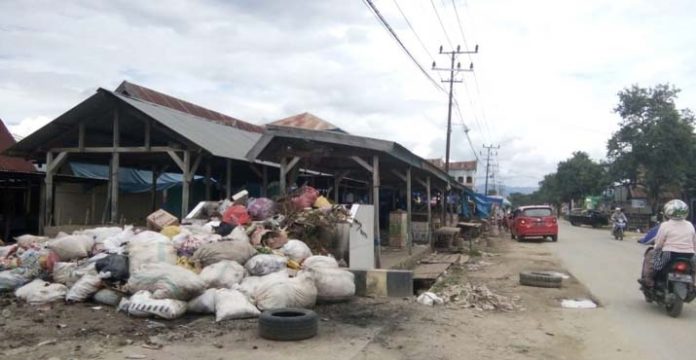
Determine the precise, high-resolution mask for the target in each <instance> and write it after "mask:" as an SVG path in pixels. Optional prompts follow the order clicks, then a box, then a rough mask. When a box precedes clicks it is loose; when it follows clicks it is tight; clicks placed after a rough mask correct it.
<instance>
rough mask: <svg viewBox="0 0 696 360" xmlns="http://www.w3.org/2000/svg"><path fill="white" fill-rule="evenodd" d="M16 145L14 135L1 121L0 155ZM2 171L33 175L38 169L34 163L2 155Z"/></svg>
mask: <svg viewBox="0 0 696 360" xmlns="http://www.w3.org/2000/svg"><path fill="white" fill-rule="evenodd" d="M15 143H16V142H15V139H14V138H13V137H12V134H10V131H9V130H7V127H5V124H4V123H3V122H2V119H0V153H1V152H3V151H5V149H7V148H9V147H10V146H12V145H14V144H15ZM0 171H4V172H22V173H33V172H36V168H35V167H34V165H33V164H32V163H30V162H29V161H26V160H24V159H22V158H18V157H13V156H5V155H0Z"/></svg>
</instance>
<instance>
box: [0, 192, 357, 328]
mask: <svg viewBox="0 0 696 360" xmlns="http://www.w3.org/2000/svg"><path fill="white" fill-rule="evenodd" d="M301 196H303V198H302V199H300V200H297V201H295V202H297V203H298V204H300V203H301V204H300V205H306V204H307V203H309V201H310V200H312V198H313V197H314V193H312V192H311V191H304V192H303V193H302V195H301ZM314 202H316V199H314ZM226 203H227V204H226V206H224V208H222V207H223V206H222V205H225V204H222V205H221V208H220V209H219V210H220V211H219V214H221V215H222V216H221V218H220V219H214V220H213V221H209V222H206V223H195V224H187V225H176V226H165V227H162V228H161V229H150V230H145V229H136V228H134V227H133V226H125V227H99V228H94V229H87V230H81V231H75V232H74V233H72V234H65V233H61V234H58V235H57V236H56V237H55V238H48V237H41V236H33V235H24V236H20V237H18V238H16V240H17V243H16V244H13V245H8V246H0V292H3V291H14V293H15V296H16V297H17V298H18V299H20V300H22V301H26V302H27V303H29V304H33V305H40V304H46V303H51V302H55V301H65V302H67V303H75V302H84V301H93V302H97V303H101V304H105V305H109V306H114V307H116V308H118V310H119V311H122V312H125V313H127V314H129V315H131V316H137V317H159V318H163V319H174V318H177V317H180V316H182V315H183V314H185V313H187V312H188V313H196V314H215V318H216V321H223V320H229V319H241V318H249V317H255V316H258V315H259V314H260V312H261V311H264V310H269V309H277V308H284V307H302V308H309V307H312V306H314V305H315V304H316V302H317V301H344V300H348V299H350V298H351V297H352V296H354V295H355V283H354V278H353V274H352V273H351V272H350V271H348V270H346V269H344V268H340V267H339V264H338V262H337V261H336V260H335V259H334V258H333V257H331V256H323V255H313V254H312V251H311V250H310V248H309V247H308V246H307V244H305V243H304V242H303V241H301V240H297V239H289V238H288V235H287V233H286V232H285V230H284V229H283V228H282V227H281V225H283V216H282V215H278V214H277V213H276V204H275V203H274V202H273V201H271V200H269V199H264V198H260V199H252V200H250V201H248V202H246V203H242V204H240V203H239V202H237V203H231V202H228V201H226ZM160 211H161V210H160ZM154 230H157V231H154Z"/></svg>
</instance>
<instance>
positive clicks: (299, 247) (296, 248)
mask: <svg viewBox="0 0 696 360" xmlns="http://www.w3.org/2000/svg"><path fill="white" fill-rule="evenodd" d="M280 250H281V251H282V252H283V254H284V255H285V256H287V257H288V258H289V259H290V260H294V261H297V262H298V263H301V262H302V261H304V259H306V258H308V257H310V256H312V250H310V249H309V246H307V244H305V243H304V242H302V241H300V240H295V239H290V240H288V242H287V243H285V245H283V247H282V248H280Z"/></svg>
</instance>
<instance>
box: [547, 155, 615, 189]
mask: <svg viewBox="0 0 696 360" xmlns="http://www.w3.org/2000/svg"><path fill="white" fill-rule="evenodd" d="M556 181H557V184H556V187H557V194H556V196H558V197H559V198H560V200H561V201H562V202H570V201H571V200H580V199H584V198H585V196H588V195H596V194H599V193H600V192H601V191H602V190H604V188H605V186H606V185H607V181H606V176H605V171H604V166H603V165H601V164H600V163H597V162H595V161H593V160H592V159H590V156H589V155H588V154H587V153H585V152H583V151H576V152H574V153H573V156H572V157H571V158H569V159H568V160H565V161H562V162H560V163H559V164H558V168H557V171H556Z"/></svg>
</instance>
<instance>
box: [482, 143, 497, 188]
mask: <svg viewBox="0 0 696 360" xmlns="http://www.w3.org/2000/svg"><path fill="white" fill-rule="evenodd" d="M483 148H484V149H486V187H485V188H484V190H483V195H485V196H488V171H489V170H490V168H491V150H498V149H500V145H498V146H494V145H488V146H486V145H483ZM481 155H483V153H481ZM493 155H495V153H494V154H493Z"/></svg>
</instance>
